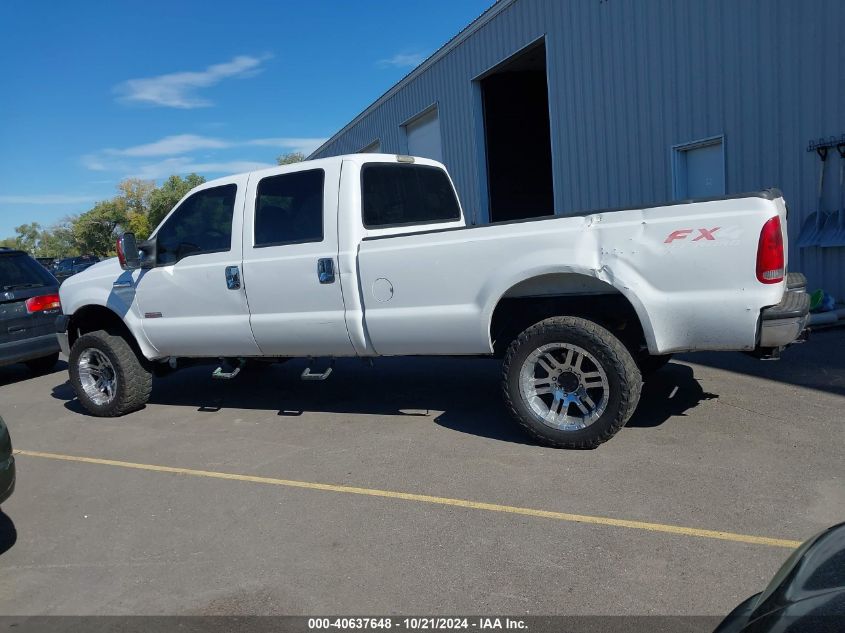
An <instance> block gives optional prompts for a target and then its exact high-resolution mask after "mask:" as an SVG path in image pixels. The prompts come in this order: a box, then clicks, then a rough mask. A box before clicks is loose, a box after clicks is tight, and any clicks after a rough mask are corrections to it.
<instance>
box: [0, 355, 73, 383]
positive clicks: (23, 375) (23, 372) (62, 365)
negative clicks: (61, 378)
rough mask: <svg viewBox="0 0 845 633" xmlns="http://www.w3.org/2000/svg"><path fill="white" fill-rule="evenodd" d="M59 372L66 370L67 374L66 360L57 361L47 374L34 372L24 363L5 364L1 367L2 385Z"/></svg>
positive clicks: (0, 378)
mask: <svg viewBox="0 0 845 633" xmlns="http://www.w3.org/2000/svg"><path fill="white" fill-rule="evenodd" d="M58 372H65V375H67V363H66V362H65V361H63V360H60V361H59V362H57V363H56V365H55V367H53V368H52V369H51V370H50V371H48V372H47V373H46V374H33V373H32V372H31V371H30V370H29V369H28V368H27V366H26V365H24V364H23V363H18V364H16V365H5V366H3V367H0V387H4V386H6V385H12V384H15V383H17V382H22V381H24V380H32V379H35V378H40V377H41V376H47V375H50V374H56V373H58Z"/></svg>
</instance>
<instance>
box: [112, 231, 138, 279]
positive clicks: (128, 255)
mask: <svg viewBox="0 0 845 633" xmlns="http://www.w3.org/2000/svg"><path fill="white" fill-rule="evenodd" d="M117 259H118V261H119V262H120V267H121V268H122V269H123V270H135V269H137V268H140V267H141V257H140V256H139V255H138V243H137V242H136V241H135V234H134V233H124V234H123V235H121V236H120V237H119V238H117Z"/></svg>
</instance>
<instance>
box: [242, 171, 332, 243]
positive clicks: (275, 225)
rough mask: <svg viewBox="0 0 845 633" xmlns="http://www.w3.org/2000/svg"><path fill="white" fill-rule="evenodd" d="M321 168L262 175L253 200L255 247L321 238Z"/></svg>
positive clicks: (320, 239)
mask: <svg viewBox="0 0 845 633" xmlns="http://www.w3.org/2000/svg"><path fill="white" fill-rule="evenodd" d="M325 176H326V174H325V172H324V171H323V170H322V169H311V170H308V171H297V172H294V173H292V174H281V175H279V176H269V177H268V178H262V179H261V181H260V182H259V183H258V194H257V196H256V200H255V246H256V248H260V247H263V246H277V245H279V244H295V243H303V242H322V241H323V183H324V181H325Z"/></svg>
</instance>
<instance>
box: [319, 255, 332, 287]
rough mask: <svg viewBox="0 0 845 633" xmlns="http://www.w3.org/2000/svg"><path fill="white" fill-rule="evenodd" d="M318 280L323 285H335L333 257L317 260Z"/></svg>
mask: <svg viewBox="0 0 845 633" xmlns="http://www.w3.org/2000/svg"><path fill="white" fill-rule="evenodd" d="M317 279H319V280H320V283H321V284H333V283H334V260H333V259H332V258H331V257H323V258H322V259H318V260H317Z"/></svg>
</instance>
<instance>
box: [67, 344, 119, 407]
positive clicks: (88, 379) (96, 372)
mask: <svg viewBox="0 0 845 633" xmlns="http://www.w3.org/2000/svg"><path fill="white" fill-rule="evenodd" d="M77 363H78V368H79V382H80V383H81V384H82V389H83V390H84V391H85V395H86V396H88V398H90V399H91V401H92V402H93V403H94V404H96V405H99V406H102V405H104V404H109V403H111V401H112V400H114V397H115V394H116V393H117V372H115V370H114V365H112V363H111V361H110V360H109V357H108V356H106V355H105V354H104V353H103V352H101V351H100V350H98V349H96V348H93V347H89V348H87V349H85V350H83V351H82V353H81V354H80V355H79V360H78V361H77Z"/></svg>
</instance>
